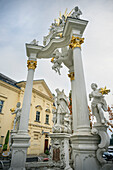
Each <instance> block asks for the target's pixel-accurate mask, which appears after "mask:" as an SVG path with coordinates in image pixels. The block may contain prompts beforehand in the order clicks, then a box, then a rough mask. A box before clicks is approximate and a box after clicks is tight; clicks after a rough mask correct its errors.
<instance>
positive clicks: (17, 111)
mask: <svg viewBox="0 0 113 170" xmlns="http://www.w3.org/2000/svg"><path fill="white" fill-rule="evenodd" d="M20 106H21V103H20V102H18V103H17V105H16V107H17V108H16V109H15V110H14V112H12V115H13V114H16V116H15V118H14V124H13V130H17V131H18V130H19V124H20V116H21V110H22V109H20ZM16 124H17V126H16ZM15 127H16V129H15Z"/></svg>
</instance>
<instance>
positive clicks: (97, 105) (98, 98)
mask: <svg viewBox="0 0 113 170" xmlns="http://www.w3.org/2000/svg"><path fill="white" fill-rule="evenodd" d="M97 87H98V86H97V84H95V83H92V84H91V88H92V90H93V91H92V92H91V94H89V99H90V100H91V98H93V100H92V102H91V110H92V114H93V115H94V116H95V117H96V119H97V123H101V124H104V123H105V118H104V111H105V112H106V111H107V103H106V101H105V99H104V96H103V94H102V93H101V89H97Z"/></svg>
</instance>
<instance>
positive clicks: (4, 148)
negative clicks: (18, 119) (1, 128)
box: [3, 130, 9, 151]
mask: <svg viewBox="0 0 113 170" xmlns="http://www.w3.org/2000/svg"><path fill="white" fill-rule="evenodd" d="M8 142H9V130H8V131H7V135H6V138H5V143H4V145H3V151H6V150H7V145H8Z"/></svg>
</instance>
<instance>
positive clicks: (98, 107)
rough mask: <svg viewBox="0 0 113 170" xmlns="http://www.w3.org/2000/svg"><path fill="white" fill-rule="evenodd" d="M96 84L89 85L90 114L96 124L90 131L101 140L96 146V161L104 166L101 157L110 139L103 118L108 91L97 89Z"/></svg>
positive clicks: (103, 160)
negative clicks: (90, 89)
mask: <svg viewBox="0 0 113 170" xmlns="http://www.w3.org/2000/svg"><path fill="white" fill-rule="evenodd" d="M97 87H98V86H97V84H96V83H92V84H91V88H92V90H93V91H92V92H91V93H90V94H89V99H90V100H91V99H92V98H93V100H92V102H91V110H92V114H93V115H94V116H95V117H96V122H95V123H94V126H93V128H92V130H91V132H92V134H93V135H95V134H98V136H99V137H100V139H101V142H100V143H99V145H98V149H97V151H96V156H97V159H98V161H99V162H100V163H101V164H102V165H103V166H105V165H104V164H105V163H106V160H105V159H104V158H103V157H102V155H103V153H104V152H105V151H107V149H108V146H109V144H110V138H109V135H108V133H107V128H108V126H107V120H106V119H105V117H104V112H107V110H108V106H107V103H106V101H105V99H104V97H105V96H104V95H106V94H108V93H109V92H110V90H108V89H106V87H105V88H99V89H98V88H97Z"/></svg>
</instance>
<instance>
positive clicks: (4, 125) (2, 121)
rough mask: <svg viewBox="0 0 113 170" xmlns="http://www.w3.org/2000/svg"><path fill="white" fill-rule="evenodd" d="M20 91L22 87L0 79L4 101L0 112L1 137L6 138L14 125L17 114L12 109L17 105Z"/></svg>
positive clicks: (1, 96)
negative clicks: (19, 87)
mask: <svg viewBox="0 0 113 170" xmlns="http://www.w3.org/2000/svg"><path fill="white" fill-rule="evenodd" d="M19 92H20V89H17V88H16V87H13V86H11V85H9V84H6V83H5V82H2V81H0V100H3V101H4V104H3V109H2V113H0V137H1V136H4V140H5V137H6V134H7V131H8V130H11V129H12V126H13V120H14V117H15V116H14V115H12V114H11V112H10V109H11V108H14V107H15V106H16V104H17V102H18V99H19ZM4 140H3V142H4Z"/></svg>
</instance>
